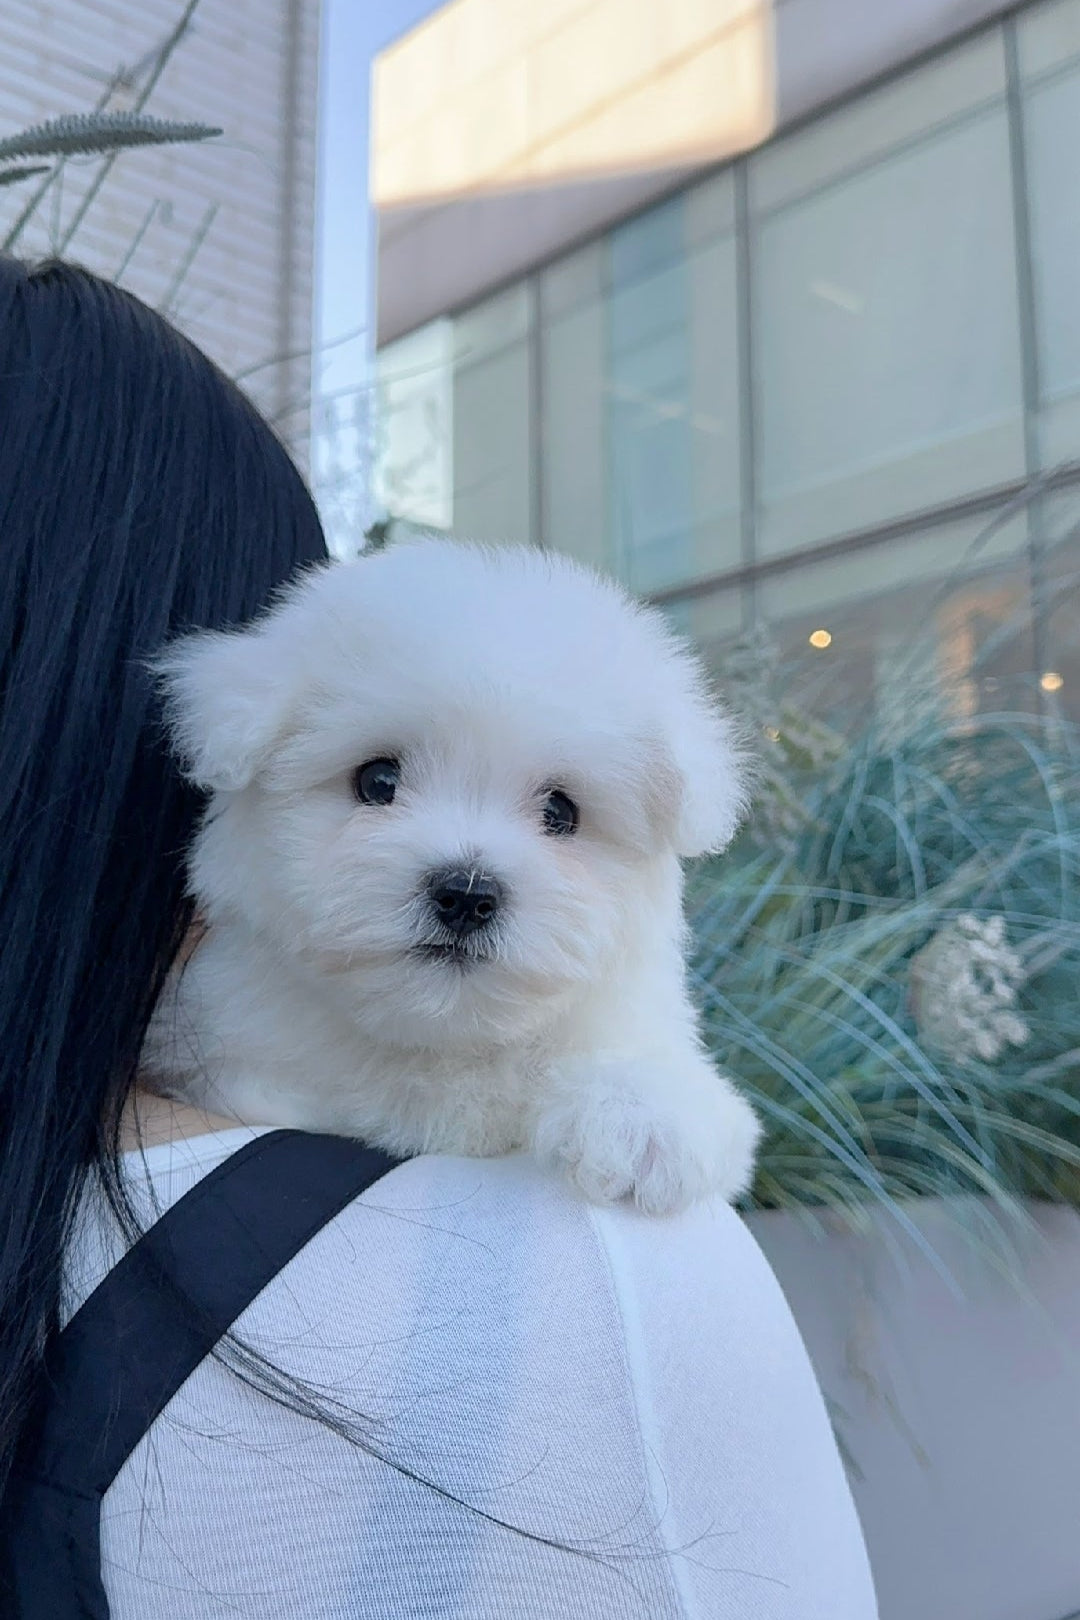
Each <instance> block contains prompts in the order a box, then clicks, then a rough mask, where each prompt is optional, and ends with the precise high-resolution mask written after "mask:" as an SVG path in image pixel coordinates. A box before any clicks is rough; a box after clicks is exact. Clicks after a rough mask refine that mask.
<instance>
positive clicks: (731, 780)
mask: <svg viewBox="0 0 1080 1620" xmlns="http://www.w3.org/2000/svg"><path fill="white" fill-rule="evenodd" d="M673 741H674V753H675V761H676V765H677V767H678V772H679V775H680V777H681V779H682V796H681V801H680V804H679V813H678V817H677V819H676V823H675V849H676V853H677V854H679V855H686V856H691V855H711V854H716V853H717V852H718V851H720V850H722V849H726V848H727V846H728V844H730V843H731V840H732V839H733V838H734V836H735V834H736V832H737V831H738V829H739V823H740V822H741V821H742V819H743V816H744V815H745V814H746V812H747V809H748V808H749V803H750V787H751V780H750V770H749V761H748V757H747V752H746V748H745V745H744V742H743V739H742V736H741V733H740V728H739V727H738V725H737V724H736V723H735V721H734V720H732V719H731V717H730V716H729V715H727V714H725V713H724V711H723V710H722V709H721V708H720V707H719V705H718V704H716V703H715V701H713V700H711V699H710V698H708V697H707V696H706V695H705V694H700V695H699V696H698V700H697V701H696V702H695V704H694V705H693V706H692V708H691V710H690V712H688V713H687V714H686V715H685V717H684V725H683V726H682V727H681V728H680V729H679V730H678V732H677V734H676V736H675V737H674V739H673Z"/></svg>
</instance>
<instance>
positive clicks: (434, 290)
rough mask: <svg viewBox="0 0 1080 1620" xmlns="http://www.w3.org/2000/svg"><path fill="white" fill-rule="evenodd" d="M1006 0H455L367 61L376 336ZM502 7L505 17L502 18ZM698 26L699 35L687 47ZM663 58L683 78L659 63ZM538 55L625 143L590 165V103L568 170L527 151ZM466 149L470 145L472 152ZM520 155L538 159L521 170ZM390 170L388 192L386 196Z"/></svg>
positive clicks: (490, 280) (506, 273) (541, 82)
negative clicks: (510, 0)
mask: <svg viewBox="0 0 1080 1620" xmlns="http://www.w3.org/2000/svg"><path fill="white" fill-rule="evenodd" d="M1015 3H1016V0H902V3H899V0H892V3H878V4H873V5H868V4H867V3H866V0H672V3H671V4H668V5H664V6H652V7H648V6H626V5H623V6H622V7H621V9H620V8H619V0H592V3H591V4H590V5H588V6H584V7H583V6H579V5H562V4H556V3H554V0H549V3H548V4H547V5H545V6H543V7H536V8H529V7H525V6H519V7H510V8H507V6H506V4H505V0H450V3H449V4H447V5H444V6H443V7H442V9H441V10H440V11H439V12H437V13H436V14H435V16H434V17H433V18H432V19H431V20H430V21H429V22H428V23H426V24H424V25H421V27H420V28H419V29H417V30H415V31H414V32H413V33H412V34H410V35H407V36H406V37H405V38H404V39H403V40H401V41H400V42H399V43H398V44H397V45H395V46H393V47H391V48H390V50H388V51H387V52H384V53H383V56H382V57H381V58H380V59H379V60H378V61H377V63H376V68H375V90H376V118H375V125H374V130H373V143H372V145H373V153H374V169H373V172H374V177H375V189H376V201H377V202H378V203H379V204H380V210H379V279H380V297H379V307H378V338H379V342H380V343H388V342H391V341H392V340H393V339H394V338H396V337H399V336H400V335H401V334H402V333H404V332H407V331H411V330H412V329H413V328H415V327H416V326H419V325H421V324H422V323H423V322H425V321H428V320H430V319H431V318H432V317H433V316H435V315H437V314H441V313H443V312H444V311H446V310H447V309H454V308H457V307H459V306H461V305H464V304H468V303H471V302H472V301H474V300H475V299H476V298H478V297H479V296H480V295H481V294H482V293H484V292H485V291H487V290H489V289H491V288H493V287H495V286H497V285H499V284H500V283H502V282H505V281H508V280H510V279H511V278H513V277H514V276H518V275H521V274H522V272H523V271H525V270H527V269H529V268H530V267H531V266H532V265H534V264H535V263H537V262H538V261H539V260H543V259H547V258H551V257H553V256H554V255H555V254H558V253H560V252H563V251H564V250H565V249H566V248H568V247H569V246H570V245H572V244H573V243H574V242H576V241H580V240H581V239H582V238H584V237H586V236H589V235H590V234H595V233H596V232H597V231H599V230H602V229H603V228H605V227H606V226H609V225H612V224H613V223H614V222H615V221H617V220H618V219H620V218H623V217H625V215H627V214H629V213H632V212H634V211H635V210H637V209H640V208H642V207H644V206H645V205H646V204H647V203H649V202H651V201H653V200H655V199H656V198H658V197H660V196H662V195H664V194H665V193H667V192H670V191H671V190H673V189H674V188H675V187H677V186H679V185H682V184H685V183H686V182H687V181H688V180H689V179H690V178H691V177H692V175H693V173H694V172H695V170H700V168H701V166H702V163H703V162H704V163H708V162H713V163H715V162H716V161H718V160H719V159H721V158H725V157H728V156H730V155H731V154H733V153H736V152H739V151H743V150H748V149H749V148H751V147H753V146H755V145H757V144H758V143H759V142H760V141H761V140H763V139H764V138H765V137H766V135H769V134H771V133H773V131H774V130H782V129H785V128H787V127H788V126H789V125H790V124H792V123H793V122H794V121H795V120H797V119H801V118H805V117H806V116H807V115H808V114H810V113H812V112H814V111H815V110H816V109H819V108H821V107H822V106H824V105H825V104H826V103H828V102H830V101H833V100H835V99H837V98H839V97H843V96H846V95H850V94H851V93H852V92H853V91H854V90H855V89H857V88H858V87H859V86H861V85H865V84H867V83H869V82H870V81H871V80H873V79H875V78H877V77H879V76H880V75H881V74H884V73H888V72H890V71H892V70H893V69H895V68H897V67H898V66H900V65H902V64H903V63H905V62H908V61H910V60H912V59H913V58H915V57H917V56H919V55H920V53H924V52H927V51H931V50H933V49H935V48H937V47H939V46H940V45H941V44H943V43H944V42H946V41H948V40H949V39H952V38H955V37H956V36H957V35H959V34H961V33H963V32H964V31H965V30H967V29H970V28H972V27H974V26H976V25H977V24H979V23H982V22H985V21H986V20H987V19H989V18H991V17H994V16H997V15H999V14H1000V13H1002V12H1004V11H1007V10H1008V9H1009V8H1010V6H1012V5H1015ZM609 8H610V10H611V13H612V15H614V16H616V18H617V21H616V23H615V25H614V26H612V25H611V23H609V21H608V19H607V13H608V10H609ZM508 18H510V19H512V20H513V21H514V23H515V26H514V27H510V28H508V27H507V26H506V22H507V19H508ZM520 19H527V21H528V27H527V28H523V27H522V26H519V25H518V23H519V20H520ZM637 20H644V22H645V23H646V24H647V25H648V26H649V27H651V29H652V30H653V32H654V36H655V37H654V38H653V40H652V41H651V49H650V51H649V53H648V60H647V61H646V62H645V63H644V64H640V65H639V70H638V73H637V75H635V73H634V72H633V71H628V64H627V60H626V59H627V56H628V49H627V46H628V41H627V35H629V34H631V33H633V31H634V30H633V27H632V25H633V24H634V22H635V21H637ZM466 24H469V25H470V26H469V27H468V28H466V26H465V25H466ZM695 30H696V31H697V32H698V33H699V34H700V35H701V36H702V37H701V38H700V39H699V40H697V41H692V44H691V49H690V50H689V51H687V50H686V41H687V38H688V37H690V36H691V35H692V33H693V32H694V31H695ZM462 36H464V43H465V45H466V46H467V47H471V48H467V49H465V50H464V52H462V51H460V50H459V52H458V54H459V55H462V54H464V55H465V56H466V57H468V59H469V61H470V62H471V61H472V60H473V59H474V58H475V61H476V72H475V77H476V79H477V84H475V85H473V84H470V85H468V86H467V87H464V88H465V90H466V94H465V95H464V96H463V111H462V116H461V117H456V116H455V107H454V105H453V94H454V91H455V90H456V89H458V88H459V86H458V79H459V77H460V69H461V67H462V66H463V64H462V63H461V62H459V61H457V60H455V64H454V71H453V72H452V73H444V72H442V67H443V64H444V63H445V61H446V60H447V59H448V56H449V55H450V54H452V53H453V51H454V47H455V45H460V43H461V42H462ZM705 36H708V37H705ZM473 41H475V42H476V44H475V45H474V44H473ZM598 41H599V42H598ZM629 54H631V55H632V53H629ZM429 59H430V60H429ZM672 60H674V62H675V63H676V64H677V67H678V69H679V71H680V72H681V73H682V75H683V76H684V78H683V79H679V80H677V81H676V80H675V79H674V76H673V75H670V74H668V71H667V70H668V68H669V67H670V65H671V62H672ZM548 64H551V65H552V67H553V68H554V72H555V77H556V83H557V85H558V87H559V88H560V89H563V87H569V88H568V89H566V90H565V91H564V93H565V94H566V95H567V96H570V95H572V94H573V92H574V91H575V90H579V91H580V90H581V88H582V86H583V84H584V85H585V86H591V87H592V89H593V92H594V95H595V97H596V99H598V100H602V103H603V105H604V107H605V109H606V111H605V116H606V117H607V118H608V119H609V120H613V121H615V122H617V124H618V137H619V139H620V140H621V142H622V146H623V150H622V153H621V161H617V162H616V161H611V162H609V163H608V164H606V165H605V166H603V167H599V166H596V165H593V166H592V168H591V171H590V170H589V165H588V163H587V161H586V159H587V155H588V154H589V153H590V152H591V149H592V144H593V143H592V142H591V140H590V139H589V136H590V134H591V132H592V129H593V124H594V121H591V120H590V119H589V118H588V117H587V116H584V115H583V116H581V118H580V125H579V127H578V128H577V129H576V130H575V131H574V133H573V135H572V136H571V137H570V138H569V139H568V140H564V141H563V143H562V146H561V147H560V154H561V156H562V157H563V158H564V159H565V160H566V161H565V164H564V168H565V172H563V173H560V172H559V165H558V164H554V163H549V164H547V165H546V166H543V165H541V164H539V163H538V162H537V156H538V154H542V153H543V151H544V150H545V148H544V143H543V141H542V140H540V139H537V138H536V132H535V131H534V130H533V129H532V128H531V122H533V121H534V120H531V118H530V110H531V109H532V108H533V106H534V105H535V104H536V103H538V102H539V103H541V104H546V102H547V100H548V99H550V98H549V95H546V94H545V92H546V91H549V86H548V84H547V75H545V73H544V68H545V67H546V66H547V65H548ZM571 64H572V66H571ZM665 75H667V76H668V78H669V79H671V80H672V89H673V92H674V96H673V99H674V100H675V102H676V108H669V107H665V106H663V105H649V106H643V105H640V102H641V99H642V97H644V96H647V95H654V81H657V80H658V81H663V79H664V77H665ZM448 87H449V89H448ZM485 87H489V88H488V93H486V94H485V93H484V91H485ZM380 92H381V93H380ZM508 97H512V98H513V99H512V102H508V99H507V98H508ZM584 99H587V98H584ZM654 99H656V97H655V95H654ZM383 107H385V108H386V113H387V116H386V117H385V118H384V117H383V116H382V108H383ZM687 108H695V109H700V110H701V115H702V116H701V122H700V126H699V127H698V128H697V129H696V130H695V141H694V143H690V142H688V141H686V140H685V139H684V140H683V141H682V143H681V144H682V145H683V146H684V148H685V147H687V146H688V145H691V144H696V146H697V147H698V150H697V151H685V150H684V152H683V154H682V160H681V161H680V152H679V147H680V140H679V139H678V138H677V137H678V135H679V134H680V133H684V132H683V128H682V123H683V115H684V113H685V109H687ZM580 111H581V112H582V114H584V109H580ZM391 114H392V115H393V116H390V115H391ZM620 114H621V115H622V116H621V118H620V116H619V115H620ZM706 115H707V116H706ZM519 124H520V125H521V128H520V130H519V132H518V140H517V145H518V146H520V147H521V148H522V150H523V152H524V153H525V154H526V160H525V161H523V160H522V159H520V158H519V160H518V161H517V162H516V164H515V163H513V162H508V161H500V157H501V156H502V152H501V145H502V143H501V142H500V141H499V140H498V139H496V140H495V141H493V140H492V139H491V131H492V128H493V126H494V127H495V128H496V129H497V130H499V131H501V130H502V129H504V128H509V129H511V130H513V129H516V128H517V126H518V125H519ZM474 126H478V127H479V133H480V138H479V139H474V136H475V135H476V133H477V130H476V128H475V127H474ZM710 143H711V144H710ZM510 146H511V147H513V146H514V141H513V139H511V141H510ZM403 148H404V149H405V155H406V156H409V157H411V159H412V162H411V165H410V164H408V163H406V164H405V168H406V169H409V168H410V167H411V170H412V174H411V178H412V182H413V189H414V190H416V191H417V192H418V193H419V195H417V196H416V198H415V199H414V200H413V201H412V203H411V205H409V206H401V203H400V196H399V193H400V190H401V188H400V186H399V185H396V184H395V182H396V181H398V180H400V177H401V171H402V167H403V165H402V161H401V160H402V155H403V154H402V149H403ZM473 153H475V156H473V158H472V161H471V163H470V162H468V161H466V159H467V157H468V156H469V155H471V154H473ZM511 155H516V153H512V154H511ZM455 158H457V159H458V163H457V170H458V172H459V184H458V186H457V188H456V190H454V189H453V188H448V187H446V186H443V187H442V188H441V189H440V188H438V187H431V188H430V189H431V190H432V191H433V192H435V193H436V194H433V195H430V196H427V197H425V196H423V194H422V193H423V187H422V186H419V185H417V183H416V182H417V180H418V179H420V178H421V177H422V176H423V174H424V172H425V169H426V170H428V171H431V172H434V171H435V170H436V169H437V170H445V169H446V168H447V165H448V164H449V165H450V168H451V169H453V167H454V164H453V159H455ZM575 159H576V163H575V161H574V160H575ZM425 160H426V161H425ZM528 160H531V161H532V163H533V166H534V168H535V169H536V171H537V172H535V173H527V172H526V170H527V163H528ZM383 186H385V189H386V192H387V195H386V196H385V197H380V190H381V188H382V187H383Z"/></svg>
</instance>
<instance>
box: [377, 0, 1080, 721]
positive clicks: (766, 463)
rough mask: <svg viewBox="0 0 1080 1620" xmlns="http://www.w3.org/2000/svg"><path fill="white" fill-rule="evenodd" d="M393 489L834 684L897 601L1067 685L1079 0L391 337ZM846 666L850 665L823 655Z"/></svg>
mask: <svg viewBox="0 0 1080 1620" xmlns="http://www.w3.org/2000/svg"><path fill="white" fill-rule="evenodd" d="M379 379H380V388H379V398H380V421H381V430H380V431H381V442H380V464H379V493H380V498H381V500H382V501H383V502H384V503H385V505H386V507H387V508H388V510H389V511H391V512H392V513H393V514H395V515H396V516H400V517H402V518H405V519H408V520H410V521H412V522H415V523H419V524H423V525H430V526H434V527H438V528H443V529H449V530H453V531H455V532H457V533H460V534H462V535H467V536H470V537H474V538H479V539H484V540H488V541H497V542H503V541H528V542H532V543H535V544H538V545H543V546H548V547H552V548H556V549H559V550H562V551H566V552H568V553H571V554H572V555H574V556H576V557H580V558H582V559H585V560H588V561H590V562H592V563H594V564H597V565H598V566H600V567H601V568H603V569H605V570H607V571H609V572H611V573H613V574H615V575H616V576H618V577H619V578H620V579H622V580H623V581H625V582H626V583H627V584H628V585H629V586H631V587H632V588H633V589H634V590H635V591H638V592H640V593H642V594H644V595H646V596H650V597H652V598H654V599H655V600H657V601H659V602H660V603H661V604H662V605H663V606H664V607H665V609H666V611H668V612H669V613H670V615H671V616H672V618H673V619H674V620H675V622H676V623H677V624H678V625H679V626H680V627H681V628H682V629H684V630H685V631H686V632H688V633H689V634H690V635H691V636H692V637H693V638H694V639H695V640H697V641H698V642H699V644H701V645H702V646H703V648H704V649H705V650H706V652H707V653H710V654H712V655H715V656H717V657H719V656H721V655H722V652H723V649H724V647H725V646H726V645H727V644H728V643H730V641H731V640H732V639H733V638H736V637H738V636H740V635H741V634H743V633H745V632H746V631H747V630H748V629H749V628H751V627H752V626H754V625H756V624H759V623H766V624H768V625H769V626H770V627H772V630H773V633H774V635H775V637H776V639H777V640H778V642H779V643H780V645H781V647H782V648H784V647H788V646H790V647H791V648H793V649H794V648H798V647H804V648H813V649H814V650H816V651H817V652H819V653H820V655H821V665H820V667H821V671H822V675H823V677H824V678H823V680H822V683H821V697H820V701H821V702H822V703H827V704H831V703H833V702H834V701H835V700H836V699H837V697H838V694H840V693H841V691H843V692H847V693H849V694H850V693H852V692H858V693H859V694H860V695H866V694H867V693H877V694H879V695H882V694H884V692H885V691H886V689H887V688H888V686H889V682H890V679H891V678H892V674H891V672H893V671H895V670H896V669H897V668H898V667H899V665H900V664H902V663H903V661H904V658H905V656H906V650H907V649H908V648H909V646H910V644H911V641H912V638H913V635H914V633H915V632H916V631H917V630H918V631H920V632H921V631H925V630H927V629H928V628H929V629H931V630H933V631H934V633H935V636H936V647H937V652H936V656H937V657H938V658H939V659H940V661H941V663H942V667H943V668H944V669H946V670H947V671H948V672H949V674H950V676H951V677H952V678H953V681H954V686H955V689H956V691H957V693H958V694H959V698H958V701H960V702H961V703H962V705H964V706H966V707H967V708H968V709H971V708H973V707H978V706H985V705H986V704H988V703H989V704H991V705H992V704H994V703H996V702H997V701H998V697H997V694H998V692H999V691H1000V688H1001V686H1002V684H1003V683H1005V682H1007V681H1008V680H1010V679H1011V678H1012V677H1017V678H1018V679H1021V680H1025V681H1027V683H1028V685H1029V686H1030V688H1031V695H1032V701H1034V702H1038V703H1042V704H1045V703H1048V702H1050V703H1059V704H1066V705H1067V706H1069V707H1070V708H1071V709H1072V710H1073V712H1074V713H1075V712H1077V711H1078V709H1080V637H1078V634H1077V600H1078V599H1077V595H1076V594H1075V592H1074V590H1073V585H1074V575H1075V573H1076V570H1077V569H1078V568H1080V545H1078V543H1077V539H1076V537H1075V535H1074V534H1073V533H1072V530H1073V527H1074V525H1076V523H1077V522H1078V521H1080V0H1042V3H1039V4H1035V5H1031V6H1028V7H1026V8H1024V9H1021V10H1019V11H1018V12H1016V13H1013V14H1011V15H1009V16H1007V17H1006V18H1005V19H1004V20H1003V21H1000V22H998V23H996V24H994V25H993V26H990V27H986V28H984V29H982V30H980V31H979V32H977V33H975V34H973V35H970V36H969V37H967V38H965V39H963V40H962V41H960V42H959V43H956V44H954V45H952V46H950V47H948V48H946V49H944V50H942V51H941V52H940V53H939V54H937V55H935V56H933V57H932V58H928V59H925V60H923V61H921V62H920V63H919V64H918V65H916V66H915V67H913V68H910V69H908V70H906V71H905V72H903V73H902V74H900V75H897V76H895V77H892V78H891V79H889V80H888V81H886V82H884V83H882V84H880V85H878V86H876V87H874V88H872V89H871V90H869V91H866V92H863V93H861V94H859V95H857V96H855V97H853V98H851V99H849V100H847V101H846V102H845V103H843V104H842V105H840V106H838V107H836V108H834V109H832V110H830V111H827V112H826V113H824V114H820V115H818V116H815V117H814V118H813V119H812V120H810V121H808V122H806V123H804V124H802V125H800V126H798V127H795V128H792V129H790V130H788V131H786V132H785V133H783V134H782V135H780V136H779V137H777V138H775V139H773V140H772V141H770V142H769V143H768V144H767V145H764V146H762V147H760V148H758V149H757V150H756V151H754V152H753V153H751V154H750V155H749V156H747V157H744V158H740V159H737V160H735V161H734V162H731V163H729V164H727V165H726V166H724V167H723V168H721V169H718V170H716V171H714V172H712V173H710V174H708V175H707V176H706V177H704V178H703V179H701V180H700V181H698V182H697V183H695V184H693V185H691V186H689V187H688V188H686V189H684V190H682V191H680V192H678V193H677V194H675V195H672V196H670V197H668V198H667V199H666V200H664V201H662V202H661V203H659V204H658V205H655V206H652V207H650V208H649V209H648V210H647V211H645V212H643V213H641V214H638V215H636V216H635V217H633V218H630V219H627V220H625V221H624V222H622V223H621V224H619V225H618V226H617V227H616V228H614V229H612V230H610V231H608V232H607V233H605V234H604V235H603V236H601V237H599V238H596V239H593V240H591V241H589V242H587V243H585V244H584V245H583V246H580V247H578V248H576V249H575V250H574V251H572V252H570V253H567V254H565V255H563V256H562V257H560V258H558V259H556V260H553V261H551V262H549V263H547V264H545V265H543V266H540V267H538V268H537V269H536V270H535V271H534V272H533V273H531V274H530V275H528V276H527V277H525V278H523V279H521V280H519V281H517V282H516V283H514V284H512V285H510V286H507V287H504V288H503V289H501V290H500V291H498V292H496V293H495V294H493V295H491V296H489V297H487V298H485V299H484V300H483V301H482V302H480V303H477V304H475V305H474V306H472V307H470V308H468V309H464V310H461V311H459V312H457V313H455V314H453V315H448V316H446V317H444V318H441V319H439V320H436V321H434V322H432V323H430V324H429V325H427V326H425V327H423V328H421V329H419V330H417V331H414V332H412V333H410V334H409V335H408V336H407V337H405V338H403V339H401V340H399V341H397V342H395V343H393V344H390V345H388V346H387V347H386V348H384V349H383V350H382V351H381V353H380V356H379ZM827 669H829V670H834V671H835V672H836V678H835V680H833V679H831V678H830V677H829V676H828V675H827V674H826V670H827Z"/></svg>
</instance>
